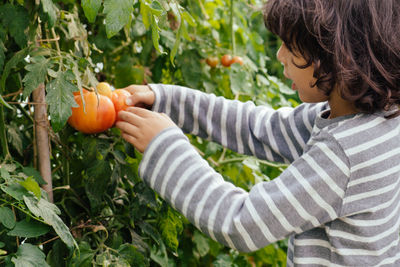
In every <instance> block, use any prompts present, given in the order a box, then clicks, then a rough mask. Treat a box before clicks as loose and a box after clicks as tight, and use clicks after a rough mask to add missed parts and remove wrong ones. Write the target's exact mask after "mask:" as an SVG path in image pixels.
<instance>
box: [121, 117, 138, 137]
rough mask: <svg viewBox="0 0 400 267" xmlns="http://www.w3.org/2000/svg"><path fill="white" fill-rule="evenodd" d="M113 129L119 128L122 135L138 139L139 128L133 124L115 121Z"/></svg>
mask: <svg viewBox="0 0 400 267" xmlns="http://www.w3.org/2000/svg"><path fill="white" fill-rule="evenodd" d="M115 127H117V128H119V129H120V130H121V131H122V132H124V133H127V134H129V135H132V136H134V137H135V138H137V137H138V133H139V128H138V127H136V126H135V125H133V124H130V123H128V122H125V121H117V123H116V124H115Z"/></svg>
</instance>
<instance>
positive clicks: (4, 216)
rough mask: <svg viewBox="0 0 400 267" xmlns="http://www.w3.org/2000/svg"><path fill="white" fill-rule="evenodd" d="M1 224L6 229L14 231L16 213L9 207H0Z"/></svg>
mask: <svg viewBox="0 0 400 267" xmlns="http://www.w3.org/2000/svg"><path fill="white" fill-rule="evenodd" d="M0 223H2V224H3V225H4V226H5V227H6V228H8V229H12V228H14V226H15V218H14V213H13V212H12V210H11V209H9V208H7V207H0Z"/></svg>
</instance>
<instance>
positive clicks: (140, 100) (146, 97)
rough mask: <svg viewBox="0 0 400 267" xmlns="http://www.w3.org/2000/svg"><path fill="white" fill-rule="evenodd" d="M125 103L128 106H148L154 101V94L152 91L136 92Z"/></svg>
mask: <svg viewBox="0 0 400 267" xmlns="http://www.w3.org/2000/svg"><path fill="white" fill-rule="evenodd" d="M125 103H126V104H127V105H128V106H138V107H146V108H148V107H151V106H152V105H153V103H154V94H153V93H152V92H134V93H132V95H131V96H129V97H128V98H127V99H126V100H125Z"/></svg>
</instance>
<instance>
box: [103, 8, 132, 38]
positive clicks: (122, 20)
mask: <svg viewBox="0 0 400 267" xmlns="http://www.w3.org/2000/svg"><path fill="white" fill-rule="evenodd" d="M132 11H133V2H132V1H131V0H105V1H104V13H105V14H106V33H107V37H108V38H111V37H113V36H114V35H115V34H117V33H118V32H119V31H120V30H121V29H122V28H123V27H124V26H125V24H127V23H128V22H129V20H130V16H131V13H132Z"/></svg>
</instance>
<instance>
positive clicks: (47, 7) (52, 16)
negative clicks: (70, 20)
mask: <svg viewBox="0 0 400 267" xmlns="http://www.w3.org/2000/svg"><path fill="white" fill-rule="evenodd" d="M41 3H42V8H43V12H44V13H46V14H47V16H48V21H49V26H50V28H53V26H54V23H55V22H56V20H57V11H58V9H57V7H56V6H55V5H54V4H53V1H52V0H41Z"/></svg>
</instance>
